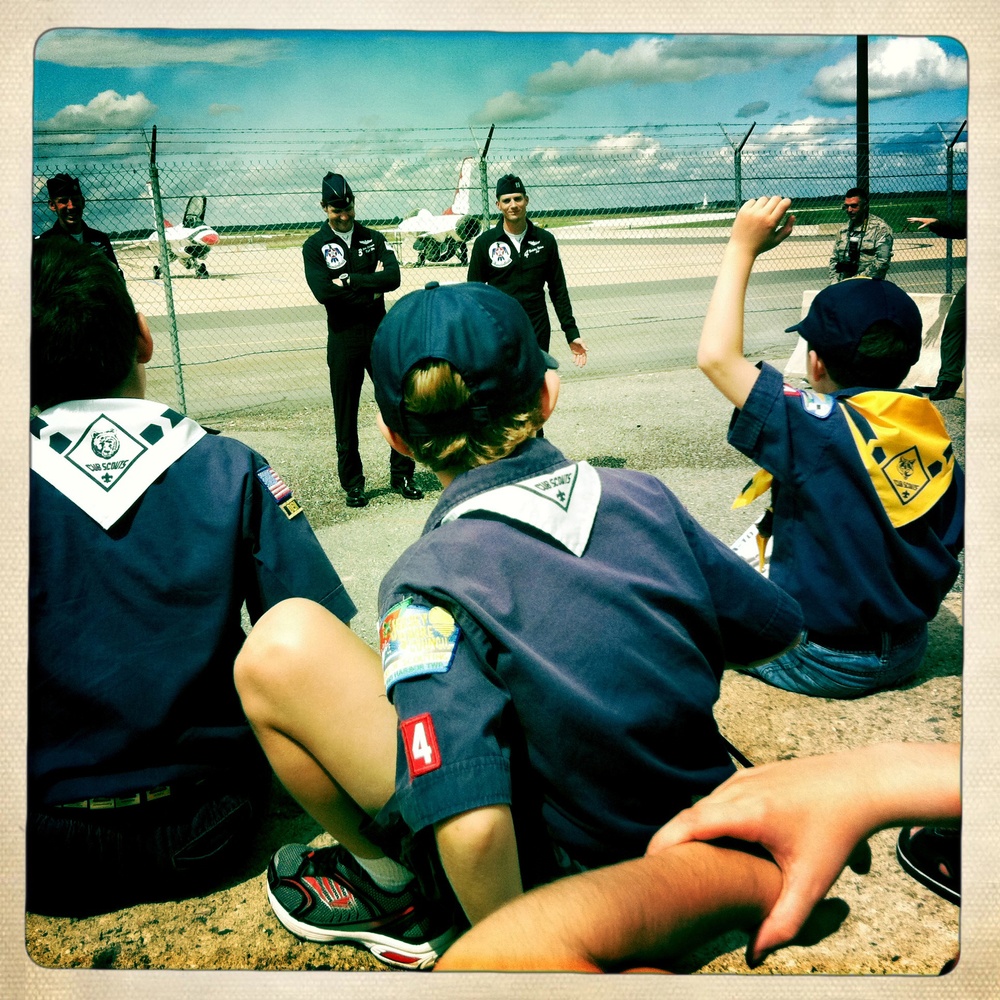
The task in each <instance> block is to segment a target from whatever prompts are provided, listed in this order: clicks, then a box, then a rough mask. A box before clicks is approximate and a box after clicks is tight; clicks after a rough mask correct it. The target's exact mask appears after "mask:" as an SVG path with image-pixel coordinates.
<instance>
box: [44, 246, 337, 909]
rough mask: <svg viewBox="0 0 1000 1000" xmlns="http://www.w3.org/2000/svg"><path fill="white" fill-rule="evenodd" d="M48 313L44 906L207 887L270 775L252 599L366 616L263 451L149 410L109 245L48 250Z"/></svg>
mask: <svg viewBox="0 0 1000 1000" xmlns="http://www.w3.org/2000/svg"><path fill="white" fill-rule="evenodd" d="M31 309H32V326H31V401H32V403H33V404H34V405H36V406H37V407H39V409H40V411H41V412H39V413H38V414H37V416H35V417H34V418H33V419H32V421H31V483H30V543H29V548H30V579H29V588H30V603H29V612H28V615H29V618H28V621H29V630H28V819H27V829H26V834H27V905H28V909H29V910H33V911H35V912H41V913H47V914H53V915H56V914H73V915H79V914H83V913H94V912H100V911H104V910H109V909H117V908H119V907H121V906H125V905H130V904H131V903H135V902H141V901H145V900H152V899H160V898H177V897H179V896H190V895H196V894H199V893H201V892H205V891H208V890H209V889H212V888H216V887H218V886H219V885H221V884H222V883H223V882H224V880H225V879H226V878H227V877H229V876H230V875H231V874H232V872H233V871H234V870H237V866H238V865H239V864H240V863H242V862H244V861H245V853H246V848H247V846H248V845H249V843H250V841H251V838H252V834H253V832H254V831H255V829H256V827H257V826H258V823H259V820H260V819H261V818H262V816H263V815H264V812H265V809H266V798H267V791H268V789H269V785H270V774H269V771H268V768H267V762H266V761H265V760H264V759H263V756H262V754H261V753H260V749H259V747H258V745H257V742H256V740H255V739H254V737H253V734H252V732H251V731H250V728H249V726H248V725H247V722H246V719H245V717H244V715H243V712H242V710H241V708H240V702H239V698H238V697H237V694H236V689H235V687H234V685H233V676H232V671H233V661H234V660H235V658H236V654H237V652H238V651H239V648H240V645H241V643H242V642H243V639H244V634H243V629H242V626H241V608H242V607H243V606H244V604H245V605H246V609H247V611H248V612H249V616H250V619H251V621H253V620H256V619H257V618H258V617H259V616H260V614H261V613H262V612H263V611H264V610H266V609H267V608H269V607H270V606H271V605H272V604H275V603H277V602H278V601H281V600H283V599H284V598H287V597H290V596H293V595H301V596H303V597H309V598H312V599H313V600H315V601H318V602H319V603H320V604H321V605H323V606H324V607H325V608H327V609H329V610H328V613H329V614H330V615H331V616H333V615H336V616H337V617H338V618H340V619H342V620H343V621H345V622H346V621H349V620H350V619H351V617H352V616H353V615H354V613H355V607H354V604H353V602H352V601H351V599H350V597H349V596H348V595H347V592H346V591H345V590H344V587H343V585H342V584H341V582H340V579H339V577H338V576H337V573H336V572H335V571H334V569H333V567H332V566H331V565H330V562H329V560H328V559H327V557H326V555H325V553H324V552H323V550H322V548H321V547H320V545H319V542H318V541H317V540H316V537H315V535H314V534H313V532H312V529H311V528H310V527H309V525H308V523H307V522H306V518H305V515H304V513H302V509H301V508H300V507H299V506H298V505H297V503H296V501H295V499H294V497H293V496H292V493H291V490H290V489H289V488H288V487H287V486H286V485H285V484H284V483H283V482H282V480H281V478H280V477H279V476H278V474H277V473H276V472H275V471H274V470H273V469H272V468H271V467H270V466H269V465H268V464H267V462H266V460H265V459H263V458H262V457H261V456H260V455H258V454H257V453H256V452H254V451H251V449H249V448H248V447H246V445H244V444H241V443H240V442H238V441H235V440H233V439H231V438H226V437H222V436H216V435H215V434H211V433H208V432H206V430H205V429H204V428H203V427H201V426H199V425H198V424H196V423H195V422H194V421H193V420H190V419H189V418H187V417H185V416H183V415H182V414H180V413H177V412H176V411H175V410H173V409H171V408H170V407H169V406H165V405H164V404H162V403H156V402H154V401H152V400H147V399H145V398H144V397H145V385H146V376H145V367H144V366H145V364H146V362H148V361H149V360H150V357H151V356H152V352H153V342H152V339H151V337H150V333H149V328H148V326H147V324H146V321H145V319H144V318H143V317H142V315H141V314H139V313H137V312H136V311H135V307H134V306H133V304H132V301H131V299H130V298H129V294H128V292H127V291H126V288H125V283H124V282H123V281H122V280H121V278H120V277H119V275H118V273H117V271H116V270H115V268H114V266H113V265H112V264H111V263H110V262H109V261H108V260H107V259H106V258H105V257H104V256H103V255H102V254H101V253H100V252H99V251H98V250H95V249H93V248H91V247H86V246H84V247H81V246H79V245H77V244H76V243H75V242H73V241H72V240H46V241H39V242H37V243H35V244H34V252H33V255H32V299H31Z"/></svg>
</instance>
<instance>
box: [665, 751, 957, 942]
mask: <svg viewBox="0 0 1000 1000" xmlns="http://www.w3.org/2000/svg"><path fill="white" fill-rule="evenodd" d="M959 788H960V785H959V747H958V744H950V743H927V744H925V743H884V744H878V745H875V746H871V747H862V748H859V749H856V750H847V751H844V752H842V753H836V754H826V755H823V756H819V757H803V758H801V759H798V760H790V761H779V762H777V763H773V764H764V765H762V766H760V767H754V768H749V769H747V770H745V771H739V772H737V773H736V774H735V775H733V777H732V778H730V779H729V780H728V781H725V782H723V783H722V784H721V785H720V786H719V787H718V788H716V789H715V791H713V792H712V793H711V794H710V795H708V796H706V797H705V798H703V799H701V800H700V801H699V802H697V803H696V804H695V805H694V806H692V807H691V808H690V809H685V810H684V811H683V812H680V813H678V814H677V815H676V816H675V817H674V818H673V819H672V820H670V822H669V823H667V824H666V825H665V826H664V827H662V828H661V829H660V830H659V831H658V832H657V833H656V834H655V835H654V836H653V839H652V840H651V841H650V844H649V848H648V853H650V854H656V853H658V852H659V851H662V850H673V849H674V848H675V847H676V845H678V844H681V843H684V842H686V841H691V840H714V839H715V838H717V837H725V836H729V837H736V838H737V839H739V840H746V841H751V842H754V843H758V844H761V845H762V846H763V847H765V848H766V849H767V850H768V851H769V852H770V853H771V855H772V857H773V858H774V860H775V861H776V862H777V864H778V865H779V866H780V867H781V871H782V875H783V878H784V886H783V888H782V890H781V896H780V898H779V899H778V901H777V902H776V903H775V905H774V909H773V910H771V912H770V913H769V914H768V916H767V918H766V919H765V920H764V922H763V924H762V925H761V928H760V930H759V932H758V934H757V937H756V940H755V942H754V945H753V949H752V956H753V957H754V958H755V959H758V960H759V959H760V958H761V957H762V956H763V955H764V954H766V953H767V952H770V951H773V950H774V949H775V948H777V947H780V946H781V945H783V944H786V943H787V942H788V941H790V940H791V939H792V938H793V937H794V936H795V935H796V934H797V933H798V931H799V929H800V928H801V927H802V924H803V923H804V922H805V919H806V917H808V916H809V913H810V912H811V911H812V908H813V907H814V906H815V905H816V903H818V902H819V901H820V900H821V899H822V898H823V897H824V896H825V895H826V893H827V891H828V890H829V888H830V886H831V885H833V883H834V881H835V880H836V879H837V876H838V875H839V874H840V872H841V871H842V870H843V868H844V865H845V864H847V862H848V859H849V858H850V856H851V854H852V852H853V851H854V849H855V847H856V846H857V845H858V844H859V843H860V842H861V841H863V840H865V838H867V837H868V836H870V835H871V834H872V833H875V832H876V831H877V830H880V829H883V828H885V827H889V826H897V825H900V824H903V823H911V822H912V823H934V824H937V825H945V824H947V823H948V822H954V821H955V820H957V818H958V817H959V815H960V812H961V798H960V791H959Z"/></svg>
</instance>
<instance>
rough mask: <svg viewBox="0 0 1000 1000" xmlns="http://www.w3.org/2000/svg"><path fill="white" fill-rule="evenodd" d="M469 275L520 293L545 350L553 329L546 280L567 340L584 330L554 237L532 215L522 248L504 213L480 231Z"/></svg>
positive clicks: (474, 278) (470, 260)
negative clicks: (517, 246)
mask: <svg viewBox="0 0 1000 1000" xmlns="http://www.w3.org/2000/svg"><path fill="white" fill-rule="evenodd" d="M468 280H469V281H483V282H485V283H486V284H487V285H493V287H494V288H499V289H500V291H502V292H506V293H507V294H508V295H510V296H511V297H512V298H515V299H517V301H518V302H520V303H521V306H522V308H523V309H524V311H525V312H526V313H527V314H528V318H529V319H530V320H531V325H532V326H533V327H534V328H535V336H536V337H537V338H538V343H539V346H540V347H541V348H542V349H543V350H548V348H549V338H550V337H551V334H552V324H551V323H550V321H549V309H548V306H547V305H546V303H545V286H546V284H548V286H549V295H550V296H551V298H552V305H553V306H554V307H555V310H556V316H557V317H558V318H559V325H560V326H561V327H562V330H563V333H564V334H565V335H566V342H567V343H572V342H573V341H574V340H576V339H578V338H579V336H580V330H579V328H578V327H577V325H576V320H575V319H574V318H573V307H572V306H571V305H570V301H569V292H568V290H567V289H566V275H565V273H564V272H563V266H562V260H561V259H560V257H559V247H558V245H557V244H556V238H555V237H554V236H553V235H552V234H551V233H550V232H548V231H547V230H545V229H539V228H538V227H537V226H536V225H535V224H534V223H533V222H532V221H531V219H528V220H527V228H526V229H525V231H524V238H523V239H522V240H521V250H520V252H518V251H517V250H516V249H515V247H514V243H513V242H512V241H511V238H510V237H509V236H508V235H507V234H506V233H505V232H504V228H503V219H501V220H500V222H498V223H497V225H496V226H494V227H493V228H492V229H487V230H486V232H485V233H482V234H481V235H480V236H479V238H478V239H477V240H476V242H475V243H474V244H473V245H472V253H471V255H470V256H469V271H468Z"/></svg>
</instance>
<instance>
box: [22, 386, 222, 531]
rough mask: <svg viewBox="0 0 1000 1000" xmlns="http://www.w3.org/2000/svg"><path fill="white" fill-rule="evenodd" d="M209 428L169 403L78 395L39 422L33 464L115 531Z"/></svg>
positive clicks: (47, 412) (35, 424)
mask: <svg viewBox="0 0 1000 1000" xmlns="http://www.w3.org/2000/svg"><path fill="white" fill-rule="evenodd" d="M206 433H207V432H206V431H205V428H204V427H202V426H200V425H199V424H197V423H195V421H193V420H191V419H190V418H189V417H185V416H183V415H182V414H180V413H178V412H177V411H176V410H172V409H170V408H169V407H167V406H164V405H163V404H162V403H154V402H151V401H149V400H144V399H85V400H75V401H73V402H69V403H60V404H59V405H58V406H53V407H51V408H50V409H48V410H44V411H43V412H42V413H40V414H39V415H38V416H37V417H35V418H34V419H33V420H32V421H31V468H32V471H34V472H37V473H38V474H39V475H40V476H41V477H42V478H43V479H45V480H47V481H48V482H49V483H51V484H52V486H54V487H55V488H56V489H57V490H58V491H59V492H60V493H62V494H63V496H65V497H66V498H67V499H68V500H71V501H72V502H73V503H75V504H76V505H77V507H79V508H80V509H81V510H82V511H84V512H85V513H86V514H88V515H90V517H92V518H93V519H94V520H95V521H96V522H97V523H98V524H99V525H100V526H101V527H102V528H104V529H105V530H107V529H108V528H110V527H111V525H113V524H114V523H115V522H116V521H117V520H118V519H119V518H120V517H121V516H122V515H123V514H124V513H125V512H126V511H127V510H128V509H129V507H131V506H132V504H134V503H135V502H136V500H138V499H139V497H141V496H142V495H143V493H145V492H146V490H147V489H148V488H149V487H150V485H151V484H152V483H153V482H154V480H156V478H157V477H158V476H159V475H160V474H161V473H162V472H164V471H165V470H166V469H168V468H170V466H171V465H173V463H174V462H176V461H177V459H178V458H180V457H181V455H183V454H184V453H185V452H186V451H187V450H188V449H189V448H191V447H192V446H193V445H194V444H196V443H197V442H198V441H199V440H201V438H203V437H204V436H205V434H206Z"/></svg>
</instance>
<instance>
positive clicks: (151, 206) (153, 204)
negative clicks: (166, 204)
mask: <svg viewBox="0 0 1000 1000" xmlns="http://www.w3.org/2000/svg"><path fill="white" fill-rule="evenodd" d="M146 194H147V195H148V196H149V210H150V212H152V213H153V232H154V233H155V232H156V202H155V201H154V200H153V185H152V184H150V183H149V181H147V182H146ZM172 226H173V223H172V222H171V221H170V220H169V219H168V218H167V217H166V216H164V217H163V228H164V229H170V228H171V227H172Z"/></svg>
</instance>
